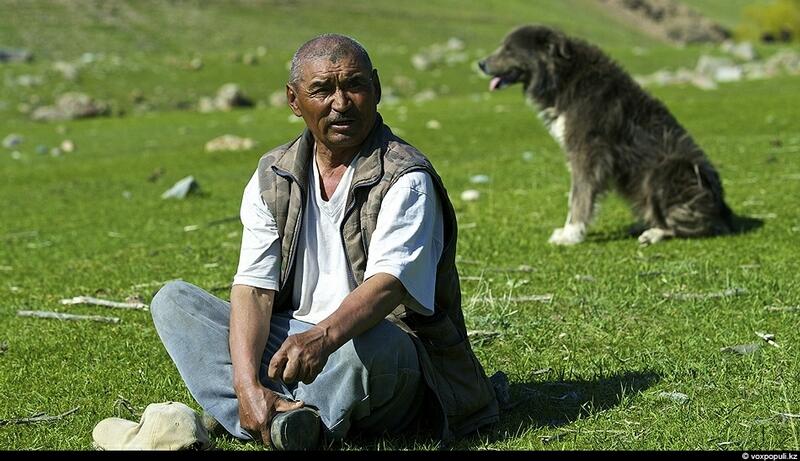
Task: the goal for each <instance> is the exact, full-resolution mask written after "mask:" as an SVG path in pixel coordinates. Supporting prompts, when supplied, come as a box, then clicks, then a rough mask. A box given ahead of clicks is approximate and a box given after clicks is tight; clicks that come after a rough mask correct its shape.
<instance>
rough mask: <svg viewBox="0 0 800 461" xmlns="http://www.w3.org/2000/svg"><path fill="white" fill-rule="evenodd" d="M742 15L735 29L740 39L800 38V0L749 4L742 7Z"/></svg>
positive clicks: (788, 39) (783, 39)
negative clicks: (740, 21) (741, 19)
mask: <svg viewBox="0 0 800 461" xmlns="http://www.w3.org/2000/svg"><path fill="white" fill-rule="evenodd" d="M742 17H743V21H742V23H741V24H740V25H739V27H737V29H736V35H737V37H738V38H740V39H749V40H761V41H764V42H791V41H798V40H800V0H775V1H773V2H772V3H769V4H766V5H750V6H747V7H745V8H744V9H743V11H742Z"/></svg>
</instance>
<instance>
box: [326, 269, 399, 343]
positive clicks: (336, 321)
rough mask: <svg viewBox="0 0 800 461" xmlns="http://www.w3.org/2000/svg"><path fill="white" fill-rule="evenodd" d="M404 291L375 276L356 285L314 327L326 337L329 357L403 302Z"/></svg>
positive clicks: (385, 276) (391, 279) (396, 283)
mask: <svg viewBox="0 0 800 461" xmlns="http://www.w3.org/2000/svg"><path fill="white" fill-rule="evenodd" d="M405 295H406V289H405V287H404V286H403V284H402V283H401V282H400V280H398V279H397V278H396V277H394V276H392V275H389V274H386V273H382V272H381V273H378V274H375V275H373V276H372V277H370V278H369V279H368V280H367V281H365V282H364V283H362V284H361V285H359V286H358V287H357V288H356V289H355V290H353V291H352V292H351V293H350V294H349V295H347V297H345V299H344V300H343V301H342V304H341V305H340V306H339V308H338V309H337V310H336V311H335V312H334V313H333V314H331V315H330V316H329V317H328V318H326V319H325V320H323V321H321V322H320V323H319V324H318V325H317V326H318V327H320V328H321V329H322V331H323V332H324V335H325V340H324V342H325V349H326V351H327V352H328V353H331V352H333V351H335V350H336V349H338V348H339V347H341V346H342V345H343V344H344V343H346V342H347V341H349V340H351V339H353V338H354V337H356V336H358V335H360V334H361V333H363V332H365V331H367V330H369V329H370V328H372V327H374V326H375V325H377V324H378V322H380V321H381V320H383V319H384V318H386V316H387V315H389V313H391V312H392V311H393V310H394V309H395V308H396V307H397V306H398V305H399V304H400V302H401V301H402V300H403V297H404V296H405Z"/></svg>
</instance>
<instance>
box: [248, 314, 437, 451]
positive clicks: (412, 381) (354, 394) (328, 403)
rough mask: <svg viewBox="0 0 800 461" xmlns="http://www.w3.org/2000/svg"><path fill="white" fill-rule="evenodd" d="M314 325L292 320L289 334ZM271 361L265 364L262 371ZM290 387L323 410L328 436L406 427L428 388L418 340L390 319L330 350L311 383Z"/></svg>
mask: <svg viewBox="0 0 800 461" xmlns="http://www.w3.org/2000/svg"><path fill="white" fill-rule="evenodd" d="M310 327H311V325H309V324H306V323H303V322H300V321H297V320H294V319H292V320H291V321H290V324H289V334H290V335H291V334H297V333H300V332H302V331H305V330H307V329H308V328H310ZM267 365H268V361H267V362H266V363H264V364H262V373H266V367H267ZM263 379H264V376H262V380H263ZM290 387H291V388H292V394H293V396H294V398H295V399H296V400H302V401H304V402H305V403H306V405H309V406H312V407H315V408H317V409H318V410H319V413H320V417H321V419H322V422H323V425H324V426H325V428H324V429H325V432H326V436H327V437H328V438H330V439H341V438H343V437H344V436H345V435H346V434H347V433H348V431H349V430H350V429H353V430H356V431H359V432H365V433H369V434H380V433H382V432H390V433H391V432H398V431H400V430H402V429H404V428H405V426H406V425H407V424H408V423H410V422H411V420H412V419H413V418H414V416H416V414H417V412H418V410H419V407H420V404H421V400H422V395H423V391H424V383H423V379H422V374H421V371H420V366H419V362H418V359H417V352H416V348H415V346H414V343H413V342H412V341H411V338H410V337H409V336H408V335H407V334H406V333H405V332H403V331H402V330H401V329H400V328H398V327H397V326H395V325H394V324H392V323H391V322H389V321H387V320H383V321H381V323H379V324H378V325H376V326H375V327H373V328H371V329H370V330H368V331H366V332H364V333H363V334H361V335H360V336H358V337H356V338H354V339H353V340H351V341H348V342H347V343H345V344H344V345H343V346H342V347H340V348H339V349H338V350H337V351H335V352H334V353H333V354H331V356H330V357H329V358H328V362H327V363H326V364H325V367H324V368H323V370H322V372H321V373H320V374H319V375H318V376H317V378H316V379H315V380H314V381H313V382H312V383H311V384H304V383H299V384H297V385H296V386H290Z"/></svg>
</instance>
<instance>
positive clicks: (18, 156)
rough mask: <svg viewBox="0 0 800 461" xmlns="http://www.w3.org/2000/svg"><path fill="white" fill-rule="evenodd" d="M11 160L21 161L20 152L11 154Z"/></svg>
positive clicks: (16, 151)
mask: <svg viewBox="0 0 800 461" xmlns="http://www.w3.org/2000/svg"><path fill="white" fill-rule="evenodd" d="M11 158H12V159H14V160H21V159H22V152H20V151H18V150H15V151H13V152H11Z"/></svg>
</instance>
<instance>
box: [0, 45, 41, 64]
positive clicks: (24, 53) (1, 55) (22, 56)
mask: <svg viewBox="0 0 800 461" xmlns="http://www.w3.org/2000/svg"><path fill="white" fill-rule="evenodd" d="M31 61H33V53H31V52H30V51H28V50H21V49H7V48H0V62H31Z"/></svg>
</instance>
